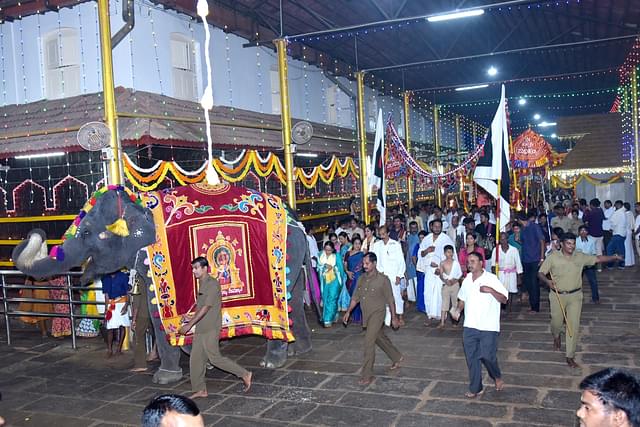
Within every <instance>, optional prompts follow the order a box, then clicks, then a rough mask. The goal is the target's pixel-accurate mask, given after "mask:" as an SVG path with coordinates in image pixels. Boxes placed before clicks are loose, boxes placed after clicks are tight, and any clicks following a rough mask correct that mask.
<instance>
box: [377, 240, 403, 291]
mask: <svg viewBox="0 0 640 427" xmlns="http://www.w3.org/2000/svg"><path fill="white" fill-rule="evenodd" d="M372 252H373V253H375V254H376V257H378V263H377V267H378V271H379V272H380V273H383V274H384V275H385V276H387V277H388V278H389V280H390V281H391V283H392V284H395V283H396V278H397V277H404V273H405V270H406V264H405V263H404V253H403V252H402V246H401V245H400V243H399V242H398V241H396V240H393V239H389V241H388V242H387V244H385V243H384V240H382V239H380V240H377V241H376V242H375V243H374V244H373V249H372Z"/></svg>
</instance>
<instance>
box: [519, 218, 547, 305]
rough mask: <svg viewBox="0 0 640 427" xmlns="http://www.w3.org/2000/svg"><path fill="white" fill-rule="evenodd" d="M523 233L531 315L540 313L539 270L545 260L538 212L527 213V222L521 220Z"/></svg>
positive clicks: (525, 283) (523, 261)
mask: <svg viewBox="0 0 640 427" xmlns="http://www.w3.org/2000/svg"><path fill="white" fill-rule="evenodd" d="M521 221H522V231H521V233H520V238H521V240H522V268H523V270H524V277H523V281H524V287H525V289H526V290H527V293H528V294H529V306H530V309H529V313H538V312H539V311H540V284H539V282H538V269H539V268H540V264H542V261H543V260H544V252H545V241H544V235H543V234H542V230H541V229H540V226H539V225H538V224H536V212H535V211H530V212H528V213H527V217H526V220H524V218H521Z"/></svg>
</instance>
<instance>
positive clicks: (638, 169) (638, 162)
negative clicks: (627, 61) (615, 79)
mask: <svg viewBox="0 0 640 427" xmlns="http://www.w3.org/2000/svg"><path fill="white" fill-rule="evenodd" d="M631 103H632V105H631V113H632V114H633V121H632V123H633V146H634V166H633V167H634V171H633V172H634V175H635V178H636V202H640V153H638V149H640V141H639V140H638V68H637V67H636V68H634V69H633V71H632V72H631Z"/></svg>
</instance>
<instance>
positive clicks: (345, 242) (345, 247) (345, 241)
mask: <svg viewBox="0 0 640 427" xmlns="http://www.w3.org/2000/svg"><path fill="white" fill-rule="evenodd" d="M338 242H340V249H336V250H337V251H338V252H339V253H340V257H341V258H342V259H344V257H345V256H347V252H349V250H350V249H351V242H349V235H348V234H347V232H346V231H343V232H342V233H340V234H339V235H338Z"/></svg>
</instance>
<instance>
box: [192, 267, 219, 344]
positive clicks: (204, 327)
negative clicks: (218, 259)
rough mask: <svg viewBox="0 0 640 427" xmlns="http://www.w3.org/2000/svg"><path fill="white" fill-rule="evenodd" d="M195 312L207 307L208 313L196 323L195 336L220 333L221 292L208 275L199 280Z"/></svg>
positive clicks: (216, 282)
mask: <svg viewBox="0 0 640 427" xmlns="http://www.w3.org/2000/svg"><path fill="white" fill-rule="evenodd" d="M199 282H200V283H199V286H198V300H197V301H198V302H197V308H196V311H197V310H200V309H201V308H202V307H204V306H209V307H210V308H209V311H207V314H205V315H204V317H203V318H202V319H201V320H200V321H199V322H198V323H197V326H196V331H195V333H196V334H201V333H210V332H214V331H215V332H216V333H219V332H220V328H221V327H222V313H221V310H222V291H221V290H220V284H219V283H218V281H217V280H216V279H214V278H213V277H211V276H209V275H208V274H207V275H206V276H205V278H204V279H200V280H199Z"/></svg>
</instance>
